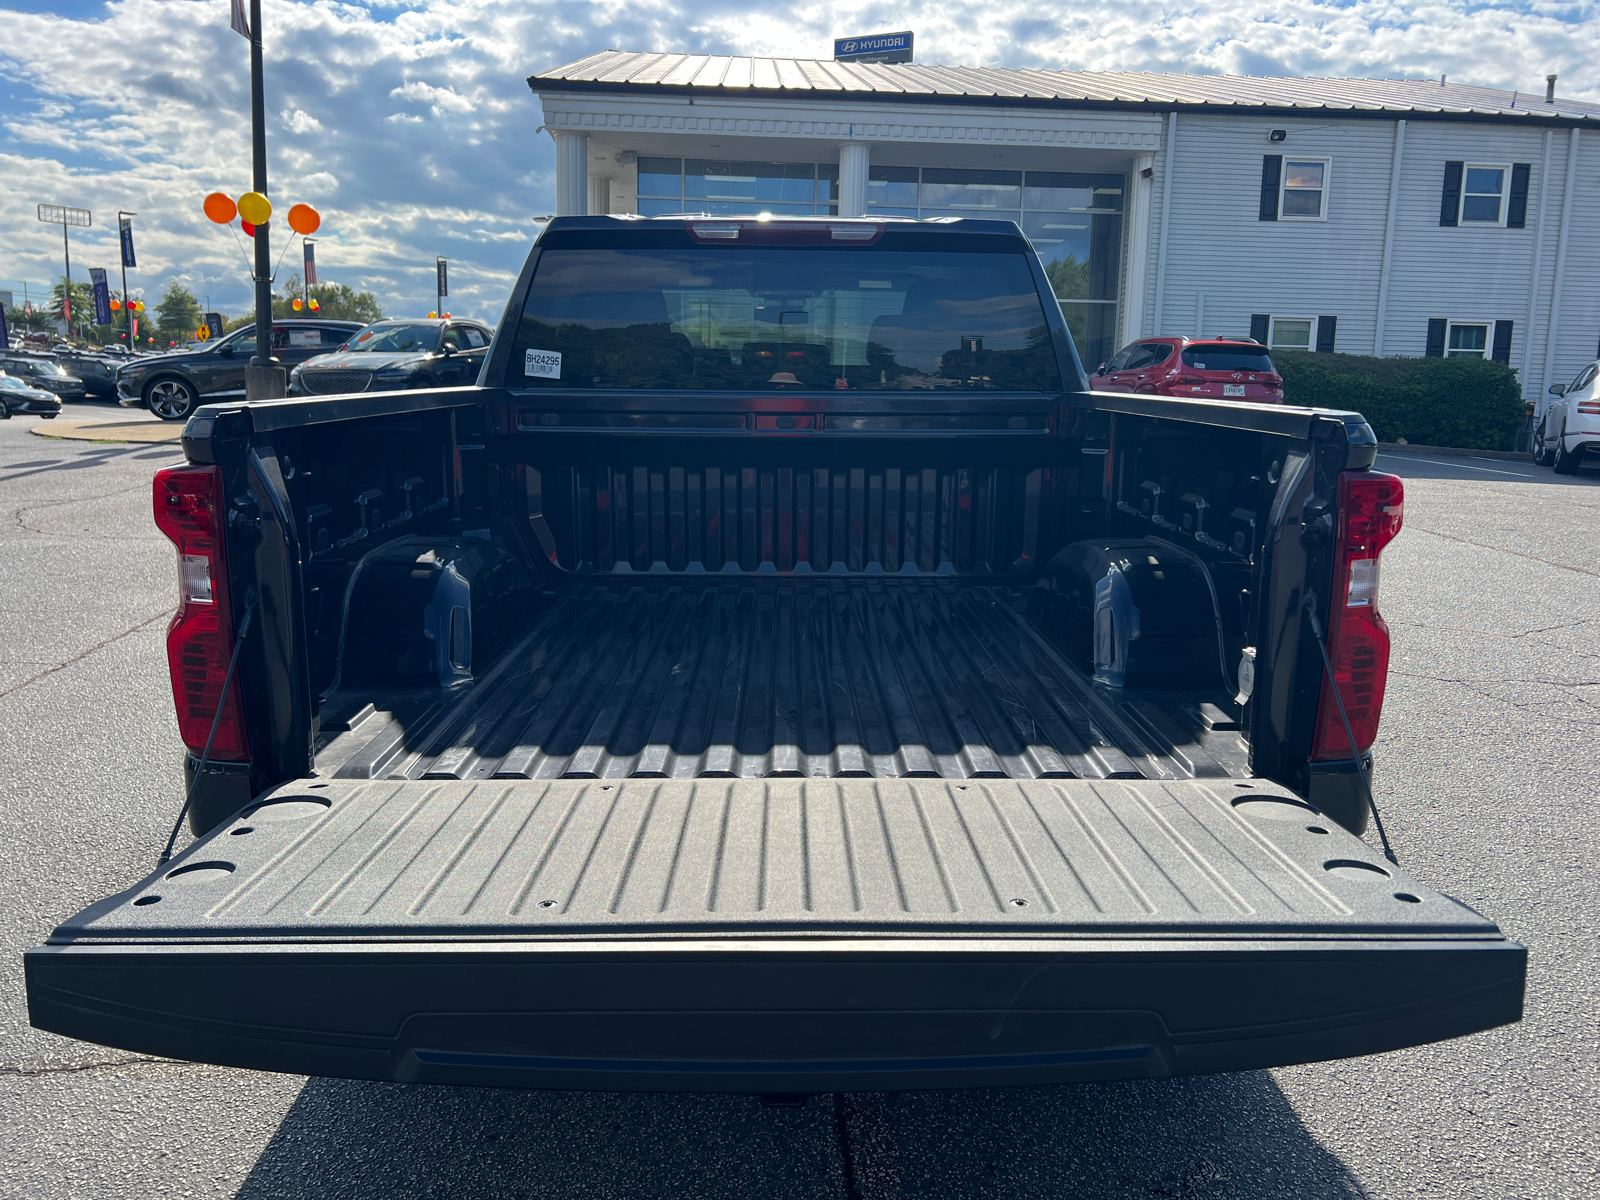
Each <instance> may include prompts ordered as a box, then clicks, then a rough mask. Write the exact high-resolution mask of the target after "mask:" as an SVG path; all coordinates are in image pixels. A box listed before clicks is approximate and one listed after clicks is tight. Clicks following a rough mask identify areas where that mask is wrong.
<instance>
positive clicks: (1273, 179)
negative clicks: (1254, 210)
mask: <svg viewBox="0 0 1600 1200" xmlns="http://www.w3.org/2000/svg"><path fill="white" fill-rule="evenodd" d="M1282 174H1283V155H1281V154H1263V155H1262V156H1261V219H1262V220H1263V221H1276V220H1277V219H1278V179H1279V178H1280V177H1281V176H1282Z"/></svg>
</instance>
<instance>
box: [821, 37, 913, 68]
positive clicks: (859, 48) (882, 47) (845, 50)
mask: <svg viewBox="0 0 1600 1200" xmlns="http://www.w3.org/2000/svg"><path fill="white" fill-rule="evenodd" d="M833 61H834V62H869V63H908V62H910V61H911V34H910V33H909V32H906V33H875V34H873V35H872V36H871V37H851V38H834V39H833Z"/></svg>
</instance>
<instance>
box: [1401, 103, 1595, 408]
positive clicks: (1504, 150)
mask: <svg viewBox="0 0 1600 1200" xmlns="http://www.w3.org/2000/svg"><path fill="white" fill-rule="evenodd" d="M1566 140H1567V134H1566V131H1565V130H1561V131H1558V132H1557V134H1556V137H1555V143H1556V153H1555V154H1554V159H1555V161H1553V162H1552V163H1551V171H1550V185H1551V194H1550V197H1549V199H1548V201H1547V202H1546V204H1545V222H1546V228H1545V236H1544V247H1543V255H1542V257H1543V259H1544V260H1545V261H1544V262H1543V263H1542V264H1541V270H1540V272H1539V276H1540V280H1541V283H1540V286H1539V288H1538V289H1536V293H1535V294H1536V295H1538V293H1539V291H1540V290H1542V291H1543V292H1544V293H1545V294H1546V297H1547V296H1548V292H1549V279H1550V270H1551V268H1552V267H1553V266H1554V263H1555V256H1556V230H1557V228H1558V226H1559V225H1560V220H1561V203H1562V197H1561V186H1562V179H1563V174H1564V171H1565V167H1566V157H1565V154H1566ZM1544 141H1545V139H1544V130H1542V129H1515V128H1510V127H1507V126H1504V125H1456V124H1445V123H1440V122H1432V121H1412V122H1411V123H1410V124H1409V125H1408V126H1407V128H1406V151H1405V165H1404V169H1403V172H1402V174H1401V179H1400V204H1399V209H1398V213H1397V219H1396V225H1395V239H1394V260H1393V262H1392V263H1391V264H1390V268H1389V314H1388V316H1389V319H1388V327H1387V328H1386V329H1385V330H1384V335H1383V344H1384V353H1385V354H1421V353H1423V351H1424V350H1425V349H1426V347H1427V341H1428V319H1429V318H1430V317H1444V318H1445V319H1447V320H1462V321H1467V320H1470V321H1496V320H1501V321H1515V322H1516V325H1515V327H1514V328H1513V330H1512V337H1511V365H1512V366H1514V367H1516V366H1520V365H1521V364H1522V348H1523V340H1524V339H1525V338H1527V337H1528V336H1529V334H1530V330H1529V329H1528V327H1527V314H1528V283H1529V271H1530V268H1531V266H1532V264H1533V248H1534V244H1535V242H1536V241H1537V240H1538V222H1539V188H1540V180H1541V175H1542V173H1543V167H1542V163H1543V158H1544ZM1451 159H1457V160H1462V161H1465V162H1481V163H1518V162H1525V163H1530V164H1532V168H1533V169H1532V171H1531V172H1530V176H1531V177H1530V179H1529V186H1528V225H1527V228H1526V229H1494V228H1484V227H1473V226H1466V225H1463V226H1458V227H1456V228H1454V229H1452V228H1450V227H1448V226H1442V225H1440V224H1439V203H1440V199H1441V196H1442V193H1443V189H1444V164H1445V162H1446V161H1448V160H1451ZM1548 318H1549V310H1548V301H1547V299H1546V301H1545V302H1544V303H1542V304H1541V305H1540V307H1539V309H1538V310H1537V311H1536V316H1535V324H1534V329H1533V330H1532V331H1531V333H1532V335H1533V346H1532V349H1533V357H1532V358H1531V360H1530V368H1531V369H1530V371H1529V375H1530V376H1531V377H1532V378H1531V379H1525V380H1523V394H1524V396H1525V397H1532V396H1534V395H1536V394H1537V389H1538V373H1539V371H1540V369H1541V367H1542V363H1543V356H1544V331H1545V329H1546V327H1547V324H1548Z"/></svg>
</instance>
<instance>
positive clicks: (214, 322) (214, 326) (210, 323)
mask: <svg viewBox="0 0 1600 1200" xmlns="http://www.w3.org/2000/svg"><path fill="white" fill-rule="evenodd" d="M206 327H207V328H208V329H210V330H211V336H212V338H219V337H221V336H222V314H221V313H207V314H206Z"/></svg>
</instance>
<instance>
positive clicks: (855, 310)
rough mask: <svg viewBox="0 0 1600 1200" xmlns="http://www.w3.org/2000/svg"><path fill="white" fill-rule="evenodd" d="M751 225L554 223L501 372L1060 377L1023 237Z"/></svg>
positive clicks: (1051, 380)
mask: <svg viewBox="0 0 1600 1200" xmlns="http://www.w3.org/2000/svg"><path fill="white" fill-rule="evenodd" d="M826 230H827V227H826V226H825V225H822V226H818V227H816V228H815V229H813V230H810V231H808V233H809V234H818V235H820V236H821V237H827V236H828V234H827V232H826ZM760 236H761V235H759V234H758V235H754V236H748V237H747V236H746V235H745V234H743V233H741V234H740V235H738V236H737V237H733V238H729V239H728V240H726V241H712V242H706V243H703V244H702V243H697V242H696V241H695V239H694V238H693V237H691V235H690V234H689V232H688V229H687V227H685V226H673V227H671V228H668V229H652V230H643V231H639V232H637V233H636V232H634V231H631V230H630V231H627V232H626V233H622V232H612V231H607V230H596V231H591V230H570V231H560V232H553V233H551V234H547V235H546V237H545V238H544V239H542V243H543V244H542V246H541V255H540V258H539V262H538V265H537V267H536V270H535V274H534V277H533V281H532V283H531V285H530V289H529V293H528V297H527V301H526V304H525V306H524V310H523V314H522V319H521V321H520V323H519V326H518V329H517V336H516V340H515V342H514V345H513V350H512V354H511V361H510V368H509V371H508V375H507V379H506V383H507V384H508V385H509V386H512V387H525V388H562V389H628V388H649V389H666V390H699V391H707V390H709V391H748V390H762V391H819V390H827V391H858V390H859V391H889V392H895V391H946V390H949V391H955V390H961V391H973V390H979V391H1028V392H1041V391H1042V392H1058V391H1060V390H1062V379H1061V370H1060V367H1059V364H1058V362H1057V359H1056V353H1055V346H1054V343H1053V341H1052V338H1051V334H1050V326H1049V324H1048V322H1047V319H1046V316H1045V312H1044V308H1043V305H1042V302H1041V300H1040V296H1039V291H1038V287H1037V285H1036V283H1035V279H1034V275H1033V272H1032V269H1031V267H1030V264H1029V260H1028V257H1027V254H1026V244H1025V243H1024V242H1023V241H1022V239H1021V238H1015V239H1012V238H1007V237H1003V236H996V235H987V234H985V235H975V234H959V233H953V234H932V233H929V232H913V231H904V232H900V231H889V232H885V233H883V234H882V236H881V237H879V238H878V239H877V240H876V241H875V242H874V243H872V244H861V243H853V244H852V243H850V242H826V241H823V242H809V243H807V244H804V245H796V244H772V243H771V242H766V243H763V242H762V241H761V240H760ZM752 243H753V244H752Z"/></svg>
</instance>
